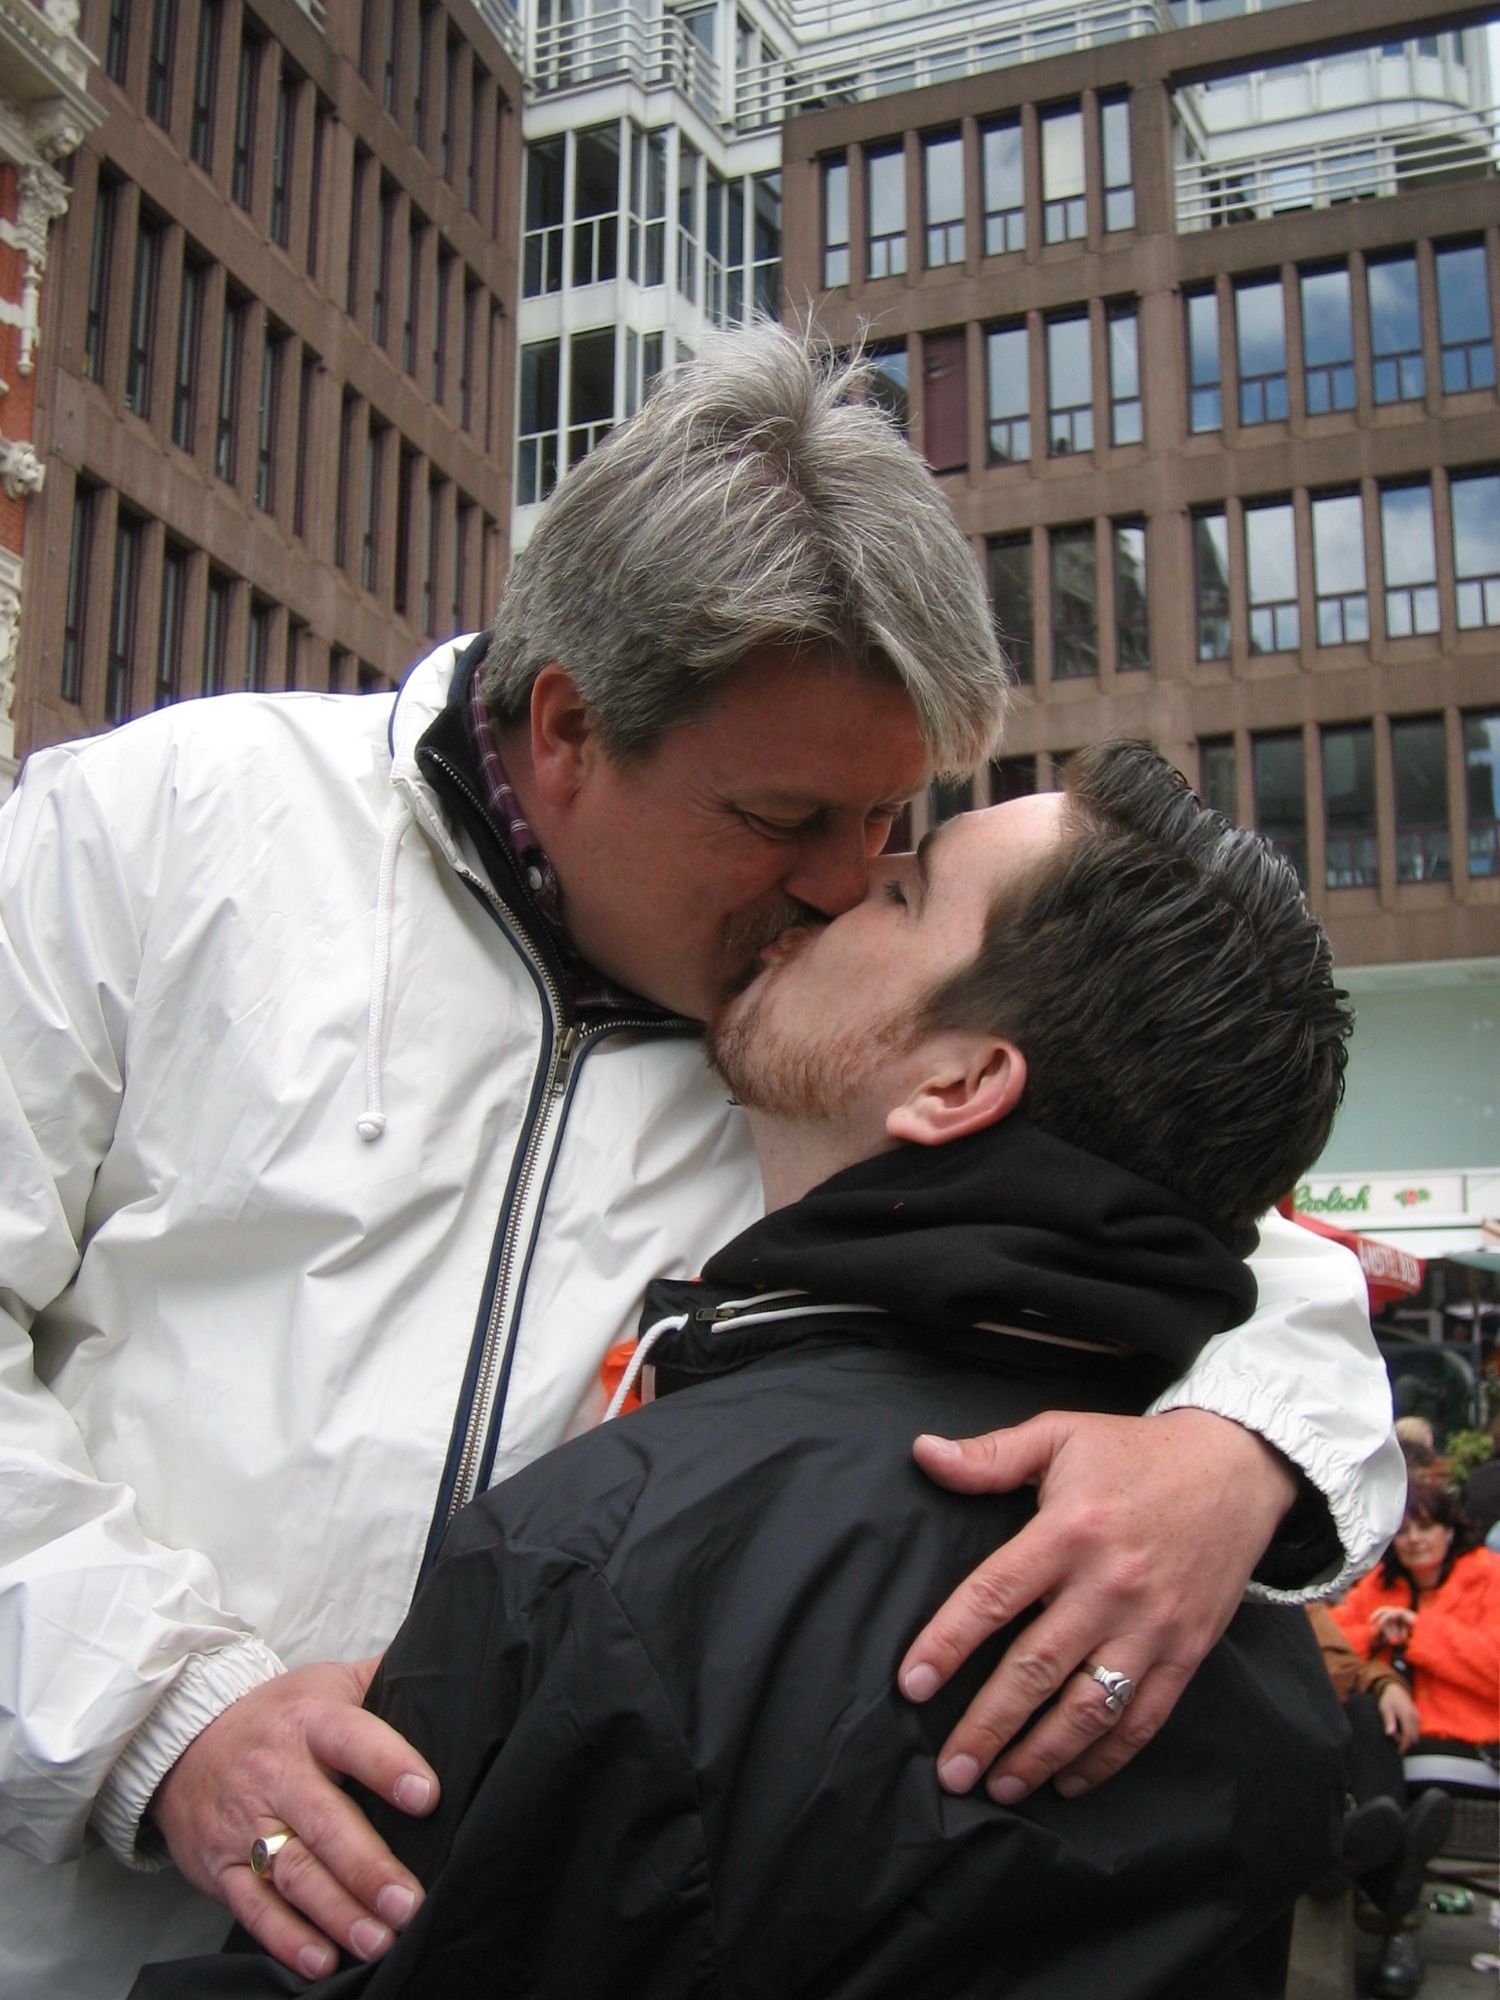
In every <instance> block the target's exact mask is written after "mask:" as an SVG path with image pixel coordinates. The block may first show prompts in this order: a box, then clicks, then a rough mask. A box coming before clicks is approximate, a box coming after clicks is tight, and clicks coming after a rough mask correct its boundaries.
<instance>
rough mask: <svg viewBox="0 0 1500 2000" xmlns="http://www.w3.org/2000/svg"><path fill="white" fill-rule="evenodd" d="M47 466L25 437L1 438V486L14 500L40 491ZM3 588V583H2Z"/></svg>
mask: <svg viewBox="0 0 1500 2000" xmlns="http://www.w3.org/2000/svg"><path fill="white" fill-rule="evenodd" d="M46 477H47V468H46V466H45V465H43V463H42V461H41V460H40V459H39V458H38V457H37V455H36V450H35V447H34V446H33V445H31V444H30V443H29V442H28V441H27V440H26V439H24V438H0V486H3V487H4V488H5V491H6V492H7V493H8V494H9V495H10V497H11V499H12V500H24V499H26V498H27V496H28V495H30V494H32V493H40V492H41V490H42V482H43V480H45V478H46ZM0 588H3V585H0Z"/></svg>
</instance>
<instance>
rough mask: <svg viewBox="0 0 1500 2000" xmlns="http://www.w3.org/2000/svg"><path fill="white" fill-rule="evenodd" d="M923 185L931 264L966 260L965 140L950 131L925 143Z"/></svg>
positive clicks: (928, 255)
mask: <svg viewBox="0 0 1500 2000" xmlns="http://www.w3.org/2000/svg"><path fill="white" fill-rule="evenodd" d="M922 188H923V197H924V199H925V201H926V204H927V215H926V223H927V265H928V269H929V270H933V269H936V267H937V266H938V265H939V264H961V263H962V262H963V261H964V142H963V140H962V139H961V138H960V136H959V135H958V133H957V132H946V133H944V134H942V135H941V136H940V137H938V138H929V139H924V140H923V142H922Z"/></svg>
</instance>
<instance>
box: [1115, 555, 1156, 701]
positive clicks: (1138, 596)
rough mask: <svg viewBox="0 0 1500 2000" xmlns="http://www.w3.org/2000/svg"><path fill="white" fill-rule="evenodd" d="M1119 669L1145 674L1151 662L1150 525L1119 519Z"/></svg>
mask: <svg viewBox="0 0 1500 2000" xmlns="http://www.w3.org/2000/svg"><path fill="white" fill-rule="evenodd" d="M1114 553H1115V671H1116V672H1117V673H1121V674H1134V673H1144V672H1145V671H1146V669H1147V668H1148V667H1149V666H1150V665H1151V641H1150V634H1149V632H1148V629H1147V621H1146V524H1145V522H1144V521H1116V522H1115V524H1114Z"/></svg>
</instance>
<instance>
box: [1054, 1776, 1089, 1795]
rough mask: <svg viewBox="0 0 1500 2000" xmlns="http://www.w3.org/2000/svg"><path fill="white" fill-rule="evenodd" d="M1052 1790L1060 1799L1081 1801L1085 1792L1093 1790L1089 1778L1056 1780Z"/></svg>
mask: <svg viewBox="0 0 1500 2000" xmlns="http://www.w3.org/2000/svg"><path fill="white" fill-rule="evenodd" d="M1052 1789H1053V1790H1054V1791H1055V1792H1056V1793H1057V1794H1058V1796H1059V1797H1060V1798H1064V1799H1081V1798H1082V1797H1083V1795H1084V1793H1085V1792H1087V1791H1091V1790H1092V1789H1093V1788H1092V1786H1091V1785H1090V1784H1089V1781H1088V1779H1087V1778H1054V1779H1053V1781H1052Z"/></svg>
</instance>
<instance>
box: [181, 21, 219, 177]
mask: <svg viewBox="0 0 1500 2000" xmlns="http://www.w3.org/2000/svg"><path fill="white" fill-rule="evenodd" d="M219 13H220V0H203V7H202V11H201V12H200V14H199V16H198V48H197V53H196V54H195V56H194V58H193V120H192V126H191V128H190V131H189V135H188V151H189V152H190V153H191V154H192V157H193V159H194V161H195V162H196V163H197V165H199V166H200V167H202V168H203V170H204V172H205V173H208V172H210V171H211V170H212V167H213V163H214V99H215V96H216V94H217V91H218V84H219Z"/></svg>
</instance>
